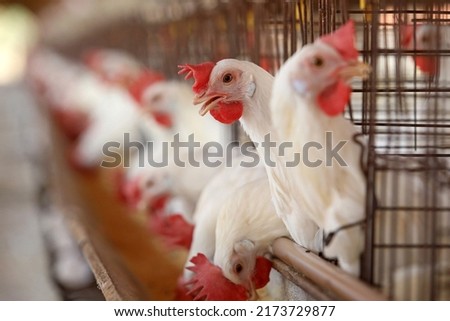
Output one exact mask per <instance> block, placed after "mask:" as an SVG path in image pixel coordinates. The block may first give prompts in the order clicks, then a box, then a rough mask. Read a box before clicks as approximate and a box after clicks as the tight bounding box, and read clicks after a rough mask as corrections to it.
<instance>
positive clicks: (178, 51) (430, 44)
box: [66, 0, 450, 300]
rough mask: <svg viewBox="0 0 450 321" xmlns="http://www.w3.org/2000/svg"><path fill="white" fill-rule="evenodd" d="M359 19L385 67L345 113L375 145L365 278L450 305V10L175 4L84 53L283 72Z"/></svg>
mask: <svg viewBox="0 0 450 321" xmlns="http://www.w3.org/2000/svg"><path fill="white" fill-rule="evenodd" d="M194 13H195V14H194ZM350 18H351V19H353V20H354V21H355V25H356V31H357V47H358V48H359V49H360V54H361V56H362V59H363V60H364V61H365V62H367V63H369V64H370V65H371V66H372V68H373V72H372V73H371V75H370V78H369V79H368V80H367V81H364V82H361V83H356V84H355V85H354V86H353V95H352V100H351V103H350V105H349V106H348V108H347V111H346V114H345V115H346V117H348V118H349V119H351V120H352V121H353V123H354V124H355V125H356V126H358V127H359V128H360V129H361V134H360V135H358V136H356V137H355V140H360V139H364V140H367V146H368V147H367V153H366V158H364V159H363V160H362V167H363V170H364V171H365V173H366V175H367V186H366V188H367V200H366V214H367V215H366V220H365V224H364V229H365V234H366V241H365V250H364V253H363V257H362V271H361V279H362V280H363V281H365V282H367V283H369V284H371V285H375V286H377V287H379V288H380V289H381V290H382V291H383V292H384V293H385V294H386V295H387V297H388V298H389V299H393V300H407V299H416V300H417V299H424V300H445V299H449V298H450V197H449V196H450V193H449V191H450V190H449V188H450V160H449V158H448V157H449V156H450V110H449V108H450V106H449V96H450V79H449V77H448V76H449V75H448V71H449V65H448V61H449V60H450V4H449V3H448V1H445V0H431V1H425V0H422V1H421V0H397V1H390V0H371V1H370V0H367V1H364V0H359V1H357V0H318V1H316V0H296V1H294V0H292V1H289V0H277V1H264V0H253V1H251V0H248V1H240V0H229V1H213V0H203V1H201V0H198V1H196V0H190V1H167V2H165V4H164V5H156V4H152V5H142V7H141V8H140V10H139V11H138V12H136V13H135V14H134V15H133V16H132V17H127V18H126V19H123V20H120V21H117V22H116V24H115V26H109V27H108V28H107V29H104V30H103V31H100V32H98V33H96V34H95V35H92V37H91V38H89V37H86V38H85V39H84V43H83V45H82V46H81V48H83V47H88V46H92V45H95V46H98V45H103V46H107V47H113V48H120V49H124V50H126V51H129V52H130V53H133V54H135V56H136V57H138V58H139V59H141V60H142V61H143V62H144V63H146V64H147V65H149V66H151V67H153V68H155V69H157V70H161V71H163V72H165V73H166V74H167V75H169V76H172V77H174V78H175V77H177V71H178V68H177V65H178V64H182V63H199V62H203V61H205V60H212V61H217V60H219V59H223V58H229V57H233V58H238V59H245V60H250V61H253V62H255V63H257V64H259V65H260V66H262V67H263V68H265V69H267V70H268V71H269V72H271V73H272V74H275V73H276V71H277V70H278V68H279V67H280V66H281V64H282V63H283V62H284V61H285V60H286V59H287V58H288V57H290V56H291V55H292V54H293V53H294V52H295V51H296V50H297V49H298V48H300V47H301V46H303V45H304V44H307V43H310V42H313V41H314V39H316V38H317V37H318V36H320V35H323V34H326V33H329V32H331V31H333V30H335V29H336V28H337V27H339V26H340V25H341V24H342V23H344V22H345V21H347V20H348V19H350ZM66 49H67V48H66ZM68 52H70V53H71V54H73V53H75V54H77V52H76V51H74V50H73V48H68ZM421 69H422V70H421ZM423 69H425V70H423ZM234 131H235V137H234V138H235V139H245V138H244V135H243V133H241V132H240V131H239V128H238V127H237V126H236V127H234Z"/></svg>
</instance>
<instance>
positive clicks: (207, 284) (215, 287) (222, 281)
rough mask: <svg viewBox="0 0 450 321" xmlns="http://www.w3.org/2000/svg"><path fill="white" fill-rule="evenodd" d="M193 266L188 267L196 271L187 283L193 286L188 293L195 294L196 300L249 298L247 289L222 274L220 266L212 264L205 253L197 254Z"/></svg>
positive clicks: (242, 299) (241, 299)
mask: <svg viewBox="0 0 450 321" xmlns="http://www.w3.org/2000/svg"><path fill="white" fill-rule="evenodd" d="M190 262H191V263H193V264H194V265H193V266H190V267H188V268H187V269H188V270H191V271H192V272H194V273H195V275H194V276H193V278H192V280H191V281H189V282H188V283H187V285H191V286H192V288H191V290H190V291H189V292H188V294H192V295H194V300H196V301H200V300H206V301H245V300H247V299H248V293H247V290H246V289H245V288H244V287H243V286H242V285H238V284H234V283H233V282H231V281H230V280H228V279H227V278H225V277H224V276H223V274H222V270H221V268H220V267H218V266H215V265H213V264H211V262H209V261H208V259H207V258H206V256H205V255H203V254H202V253H199V254H197V256H195V257H193V258H192V259H191V261H190Z"/></svg>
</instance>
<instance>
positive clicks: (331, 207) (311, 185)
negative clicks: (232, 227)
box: [271, 21, 368, 275]
mask: <svg viewBox="0 0 450 321" xmlns="http://www.w3.org/2000/svg"><path fill="white" fill-rule="evenodd" d="M357 57H358V52H357V51H356V49H355V47H354V27H353V22H351V21H350V22H348V23H347V24H346V25H344V26H343V27H341V28H340V29H338V30H337V31H336V32H335V33H333V34H331V35H327V36H324V37H322V38H319V39H318V40H316V41H315V42H314V43H313V44H310V45H306V46H304V47H303V48H302V49H300V50H299V51H297V53H295V54H294V55H293V56H292V57H291V58H289V59H288V60H287V61H286V62H285V64H284V65H283V66H282V67H281V69H280V71H279V73H278V75H277V76H276V78H275V82H274V88H273V93H272V98H271V111H272V119H273V124H274V128H276V129H277V131H278V133H279V137H280V138H281V139H283V140H285V141H290V142H293V144H294V149H293V150H303V151H304V149H303V147H304V146H308V145H307V144H308V143H311V142H314V144H316V145H315V146H316V147H315V148H314V150H313V151H311V149H310V150H309V153H308V159H309V160H312V161H314V164H313V165H311V163H310V164H308V163H307V162H304V161H303V162H300V163H299V164H298V165H297V166H295V167H290V168H289V171H290V173H291V175H292V176H295V177H296V178H297V179H296V180H295V181H294V182H293V183H294V186H295V187H294V188H295V190H296V191H297V193H296V198H297V200H298V205H299V210H300V211H301V212H303V213H307V214H308V215H309V216H310V217H311V218H312V219H313V220H314V221H315V222H316V223H317V224H318V225H319V226H320V227H321V228H323V229H324V231H325V233H326V234H327V235H332V234H330V233H336V234H334V237H333V238H332V239H331V242H330V243H329V244H326V245H327V246H325V247H324V253H325V255H326V256H327V257H330V258H337V259H338V262H339V265H340V266H341V267H342V268H343V269H344V270H345V271H347V272H349V273H351V274H353V275H359V260H360V254H361V252H362V249H363V244H364V234H363V231H362V228H361V225H360V224H361V223H362V222H363V220H364V217H365V189H366V185H365V177H364V174H363V172H362V169H361V166H360V162H361V157H362V148H361V146H359V145H358V144H357V143H356V142H355V141H353V137H354V135H355V134H356V133H357V131H356V129H355V127H354V125H353V124H352V123H351V122H350V121H349V120H347V119H345V118H344V117H343V115H342V112H343V111H344V109H345V106H346V105H347V103H348V100H349V98H350V93H351V88H350V87H349V86H348V85H347V82H348V81H349V80H350V79H351V78H352V77H353V76H363V77H364V76H366V75H367V72H368V68H367V66H366V65H364V64H362V63H359V62H358V61H357V60H356V59H357ZM327 132H328V133H331V134H332V137H330V136H328V138H327ZM331 138H332V141H330V139H331ZM332 142H337V143H340V142H345V144H344V145H343V147H342V148H341V150H340V152H339V155H340V157H341V160H343V161H344V163H340V164H339V163H336V162H332V159H331V160H330V158H329V157H330V156H331V155H329V153H330V152H331V149H330V148H331V146H329V144H331V143H332ZM317 144H320V145H317ZM335 144H336V143H335ZM295 215H296V213H290V214H288V215H286V216H285V218H284V219H285V220H287V221H288V222H290V224H293V225H294V226H297V224H298V223H297V222H295V220H296V219H295ZM346 226H348V228H345V229H342V228H344V227H346ZM340 229H342V230H340ZM339 230H340V231H339Z"/></svg>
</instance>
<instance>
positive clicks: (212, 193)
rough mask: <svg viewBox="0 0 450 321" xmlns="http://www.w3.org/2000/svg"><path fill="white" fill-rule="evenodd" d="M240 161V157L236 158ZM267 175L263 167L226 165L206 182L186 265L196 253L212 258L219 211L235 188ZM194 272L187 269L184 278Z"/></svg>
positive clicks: (187, 278)
mask: <svg viewBox="0 0 450 321" xmlns="http://www.w3.org/2000/svg"><path fill="white" fill-rule="evenodd" d="M236 161H237V159H236ZM265 176H266V174H265V171H264V168H263V167H262V166H258V167H251V168H247V167H240V166H233V167H225V168H223V169H222V170H221V171H220V172H219V173H217V175H215V176H214V178H213V179H211V180H210V182H209V183H208V184H207V185H206V186H205V188H204V190H203V191H202V193H201V195H200V198H199V200H198V202H197V205H196V207H195V212H194V215H193V221H194V224H195V228H194V235H193V239H192V245H191V248H190V250H189V254H188V259H187V261H186V265H185V266H186V267H187V266H188V265H189V261H190V259H191V258H193V257H194V256H195V255H197V253H203V254H204V255H205V256H206V258H207V259H209V260H212V259H213V256H214V252H215V246H216V245H215V244H216V243H215V239H216V236H215V235H216V226H217V218H218V215H219V213H220V211H221V209H222V207H223V206H224V204H225V202H226V200H227V199H229V200H231V198H230V196H231V195H233V194H234V192H235V190H236V189H238V188H240V187H241V186H243V185H245V184H247V183H250V182H252V181H254V180H257V179H261V178H264V177H265ZM191 277H192V272H191V271H189V270H185V271H184V275H183V278H184V279H185V280H189V279H190V278H191Z"/></svg>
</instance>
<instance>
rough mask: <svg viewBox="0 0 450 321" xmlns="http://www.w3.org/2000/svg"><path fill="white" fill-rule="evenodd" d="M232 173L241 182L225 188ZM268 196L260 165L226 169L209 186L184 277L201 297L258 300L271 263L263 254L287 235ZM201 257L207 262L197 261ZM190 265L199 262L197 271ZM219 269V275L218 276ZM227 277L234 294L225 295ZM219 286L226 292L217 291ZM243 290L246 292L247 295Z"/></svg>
mask: <svg viewBox="0 0 450 321" xmlns="http://www.w3.org/2000/svg"><path fill="white" fill-rule="evenodd" d="M230 175H231V176H234V177H232V178H233V179H232V180H233V181H236V179H237V178H238V177H239V178H240V179H239V180H238V181H236V183H238V186H237V188H236V187H234V186H233V189H231V188H230V185H228V184H227V185H224V180H225V183H227V181H226V180H230ZM270 196H271V194H270V188H269V184H268V180H267V177H266V175H265V170H264V168H263V167H262V166H259V167H251V168H246V167H232V168H226V169H224V170H223V172H222V173H221V174H219V175H218V176H217V177H215V179H214V180H213V181H212V182H211V184H210V185H208V186H207V187H206V188H205V192H204V193H203V194H202V200H201V201H199V206H198V207H197V209H198V210H199V213H198V216H197V217H196V219H197V221H196V222H197V224H196V226H195V230H194V239H193V240H194V242H193V244H192V247H191V250H190V253H189V260H188V263H187V268H188V269H187V270H186V272H185V275H184V279H185V280H191V278H192V281H191V282H190V283H192V287H193V288H194V289H195V288H201V295H206V296H207V299H213V298H214V295H216V294H215V292H217V291H220V292H222V294H221V295H222V297H220V298H221V299H222V300H223V299H233V300H245V299H256V298H257V297H258V295H257V293H256V290H257V289H259V288H262V287H264V286H265V285H266V284H267V282H269V273H270V264H269V263H268V261H267V259H264V256H266V255H270V252H271V250H270V245H271V244H272V242H273V241H274V240H275V239H276V238H278V237H282V236H289V232H288V230H287V229H286V227H285V225H284V223H283V221H282V220H281V219H280V218H278V216H277V215H276V213H275V208H274V207H273V204H272V202H271V197H270ZM212 200H213V202H212ZM205 205H206V206H205ZM198 253H201V255H202V258H203V260H196V259H195V257H196V256H197V255H198ZM192 260H193V261H192ZM190 261H192V262H193V263H195V265H194V268H192V267H190V265H191V263H190ZM208 261H211V262H213V263H214V265H212V264H210V263H208ZM217 268H219V269H220V273H214V271H216V270H217ZM192 272H195V274H192ZM208 275H209V276H208ZM224 277H225V279H227V280H230V281H231V282H232V283H233V284H234V285H235V286H231V288H232V289H233V291H231V292H227V291H228V287H227V286H226V284H227V281H224V280H223V278H224ZM221 282H224V284H225V285H224V288H223V289H222V288H220V289H218V288H219V286H218V285H217V284H220V283H221ZM281 283H282V281H281V280H279V279H276V280H274V281H272V282H270V283H269V284H268V286H269V287H270V288H274V287H275V288H276V287H279V286H280V285H281ZM236 286H237V288H236ZM242 287H243V288H242ZM240 289H245V291H244V293H242V292H241V291H240ZM201 295H197V297H201Z"/></svg>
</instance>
